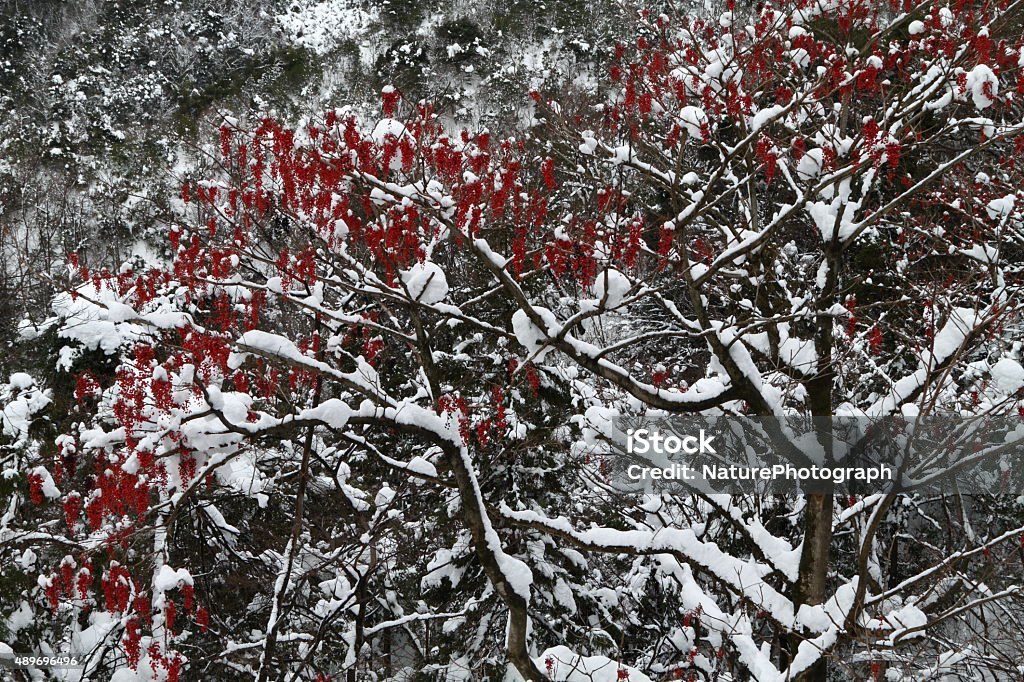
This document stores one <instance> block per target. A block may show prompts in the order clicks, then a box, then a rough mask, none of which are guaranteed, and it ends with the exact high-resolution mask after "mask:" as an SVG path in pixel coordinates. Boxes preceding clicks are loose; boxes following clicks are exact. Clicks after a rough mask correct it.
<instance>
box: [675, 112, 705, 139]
mask: <svg viewBox="0 0 1024 682" xmlns="http://www.w3.org/2000/svg"><path fill="white" fill-rule="evenodd" d="M679 121H680V123H682V125H683V128H685V129H686V134H687V135H689V136H690V137H692V138H694V139H696V140H700V139H702V138H703V135H702V133H701V126H706V125H708V115H707V114H706V113H704V110H703V109H701V108H700V107H695V106H693V105H687V106H685V107H683V108H682V109H680V110H679Z"/></svg>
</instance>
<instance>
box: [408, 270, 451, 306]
mask: <svg viewBox="0 0 1024 682" xmlns="http://www.w3.org/2000/svg"><path fill="white" fill-rule="evenodd" d="M402 283H403V284H405V288H406V289H407V290H408V291H409V296H410V297H411V298H412V299H413V300H414V301H419V302H420V303H425V304H427V305H433V304H435V303H440V302H441V301H443V300H444V299H445V297H446V296H447V295H448V278H447V277H445V274H444V270H442V269H441V266H439V265H437V264H436V263H431V262H430V261H425V262H423V263H416V264H415V265H413V266H412V267H411V268H409V269H408V270H403V271H402Z"/></svg>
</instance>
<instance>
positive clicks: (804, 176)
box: [796, 148, 825, 180]
mask: <svg viewBox="0 0 1024 682" xmlns="http://www.w3.org/2000/svg"><path fill="white" fill-rule="evenodd" d="M824 159H825V150H823V149H820V148H819V149H810V150H808V151H807V153H805V154H804V155H803V156H801V157H800V162H799V163H797V165H796V174H797V176H798V177H799V178H800V179H801V180H811V179H814V178H816V177H818V176H819V175H821V168H822V166H823V165H824Z"/></svg>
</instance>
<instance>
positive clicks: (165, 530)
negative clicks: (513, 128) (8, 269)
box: [0, 0, 1024, 682]
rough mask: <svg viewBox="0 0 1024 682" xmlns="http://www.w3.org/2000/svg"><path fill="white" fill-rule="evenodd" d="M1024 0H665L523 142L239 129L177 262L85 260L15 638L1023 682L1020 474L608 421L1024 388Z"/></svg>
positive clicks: (66, 338)
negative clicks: (847, 489)
mask: <svg viewBox="0 0 1024 682" xmlns="http://www.w3.org/2000/svg"><path fill="white" fill-rule="evenodd" d="M1020 10H1021V4H1020V2H1003V3H989V2H959V3H955V4H952V5H948V6H947V5H945V4H941V3H931V2H927V3H922V4H920V5H913V4H907V5H903V4H897V5H894V6H892V7H882V6H876V5H875V4H874V3H869V2H858V1H857V0H854V1H853V2H849V3H818V2H806V3H805V2H802V3H799V4H798V6H793V5H788V4H787V5H771V6H766V7H765V8H763V9H761V10H759V11H758V12H756V13H752V14H749V15H748V13H745V12H743V11H740V10H738V9H735V8H731V9H730V11H727V12H725V13H723V14H722V15H721V16H720V17H716V18H715V20H714V21H712V22H708V21H704V20H701V19H698V18H695V17H686V16H673V17H669V16H665V15H658V14H655V13H647V12H643V13H641V14H640V15H639V16H638V17H637V19H636V35H637V38H636V43H635V44H633V45H620V46H617V47H616V49H615V50H614V55H613V57H612V58H611V64H610V65H609V68H608V77H607V82H606V83H605V86H604V87H602V88H600V89H598V90H597V91H595V92H594V93H591V94H590V95H589V97H587V98H583V99H581V98H579V97H575V98H569V97H565V98H562V97H560V95H559V93H557V92H531V93H530V96H531V98H532V101H533V105H534V106H533V117H532V118H533V120H532V121H531V126H530V128H529V130H528V131H525V132H523V131H519V132H516V133H513V134H509V135H506V136H500V135H497V134H494V133H491V132H488V131H486V130H484V131H475V132H468V131H456V130H455V129H454V128H453V127H452V126H447V125H446V124H445V122H444V121H443V120H442V118H441V117H439V116H438V115H437V114H436V113H435V111H434V110H433V109H432V108H431V106H430V105H429V104H428V103H426V102H409V101H405V100H404V99H403V98H402V96H401V94H400V93H399V92H398V91H397V90H395V89H393V88H390V87H389V88H385V90H384V91H383V92H382V110H383V115H382V117H381V118H380V119H379V120H377V121H375V122H372V123H367V122H365V121H361V120H359V119H358V118H357V117H356V116H355V115H353V114H352V113H351V112H350V111H347V110H336V111H330V112H328V113H327V114H326V115H325V116H322V117H314V118H310V119H308V120H307V121H306V122H305V123H304V124H303V126H300V127H296V128H289V127H288V126H286V125H284V124H282V123H279V122H277V121H275V120H273V119H271V118H266V119H263V120H260V121H254V122H252V124H246V123H244V122H241V121H234V120H231V121H227V122H225V124H224V125H223V127H222V128H221V129H220V132H219V138H218V141H217V144H216V145H212V146H211V148H210V149H209V150H208V151H209V154H210V160H211V161H212V162H214V163H216V164H217V166H218V170H217V171H215V172H213V173H210V174H209V175H204V176H202V177H199V176H196V177H189V178H186V180H185V182H184V183H183V185H182V191H181V196H180V199H179V201H180V204H179V206H178V209H179V210H180V211H181V213H182V215H185V216H187V218H186V219H185V220H183V221H182V224H180V225H175V226H173V227H171V228H170V230H169V234H168V246H169V254H170V260H169V262H166V263H163V262H156V261H154V262H152V263H149V264H142V265H140V263H133V264H127V265H125V266H124V267H123V268H122V269H121V270H120V271H118V272H108V271H104V270H99V271H97V270H94V269H90V265H89V263H86V262H80V261H79V260H78V259H77V258H74V257H72V259H71V260H72V264H73V271H74V272H73V276H74V278H75V283H74V285H73V286H72V287H71V288H70V289H69V291H68V292H67V293H65V294H62V295H61V296H58V298H57V299H56V301H55V302H54V308H55V313H56V316H55V318H54V320H53V322H52V324H53V327H54V329H56V334H57V337H58V338H59V339H61V340H62V341H61V342H60V343H58V344H57V345H58V346H59V348H57V349H55V350H56V354H57V355H58V356H59V363H60V367H61V368H62V370H64V371H66V372H67V373H70V374H71V375H73V376H74V377H75V387H74V401H73V402H71V403H69V404H67V405H66V407H67V412H68V415H65V421H66V428H63V429H62V431H63V433H62V434H61V435H60V436H59V437H57V439H56V442H55V443H53V444H50V443H44V444H43V445H41V446H39V447H36V448H33V447H29V446H27V445H26V444H25V439H24V438H21V440H19V441H18V442H17V444H16V447H15V449H12V452H17V454H16V455H12V457H14V459H9V460H8V461H10V462H11V465H10V466H9V465H6V464H5V467H7V469H8V470H9V471H11V472H12V474H11V477H18V481H19V485H20V486H21V489H22V490H24V491H27V494H24V495H19V494H18V493H17V492H12V493H10V494H9V496H8V499H9V500H10V502H9V505H8V510H7V511H6V512H5V516H4V517H3V523H2V526H0V532H2V533H3V534H4V535H3V537H2V540H3V542H4V545H3V552H4V553H5V554H4V558H3V560H4V562H5V564H6V563H7V562H8V560H9V561H10V563H11V565H14V564H17V565H18V566H21V567H23V571H24V573H25V575H26V576H28V575H35V574H37V579H36V580H34V581H33V582H31V583H28V582H26V580H23V581H22V582H21V584H20V585H19V586H18V591H17V594H18V596H17V598H16V599H14V601H12V602H11V603H12V609H15V611H14V613H15V614H23V615H22V616H18V615H9V616H8V623H9V625H8V627H9V629H11V630H12V631H13V634H14V637H13V639H12V641H13V642H16V643H18V644H21V645H23V646H25V645H29V646H32V647H33V648H35V649H39V648H40V647H41V646H43V645H44V642H46V639H45V638H44V637H43V636H42V635H40V630H39V627H40V626H35V627H34V628H33V629H31V630H29V629H26V628H25V627H23V624H24V623H26V622H28V621H29V620H32V619H33V618H34V619H35V620H37V621H39V622H42V621H47V619H49V620H48V621H47V622H48V623H49V625H47V626H45V630H46V633H47V636H49V637H51V638H52V639H51V640H50V641H51V642H56V641H61V640H60V638H63V641H65V642H66V644H67V645H68V648H69V649H70V650H72V651H88V652H89V661H88V663H87V666H86V670H89V671H94V674H95V675H103V674H109V675H111V676H112V677H113V679H116V680H119V681H120V682H126V681H128V680H143V679H146V680H148V679H161V680H162V679H179V676H181V675H183V674H185V675H187V676H195V677H212V678H216V679H235V678H237V679H243V678H244V679H253V678H254V679H257V680H260V681H262V680H269V679H275V680H277V679H287V680H292V679H294V680H313V679H325V678H326V677H327V676H331V677H332V678H333V679H341V678H342V677H344V678H346V679H350V680H355V679H417V678H416V677H415V675H417V674H418V675H420V676H421V678H424V679H502V678H504V679H509V680H515V679H520V678H522V679H527V680H547V679H557V680H580V679H630V680H634V681H635V680H645V679H666V678H669V679H672V678H676V679H691V680H709V679H719V680H721V679H734V680H744V679H756V680H762V681H764V680H784V679H805V680H824V679H826V678H827V676H828V674H829V672H828V671H829V668H830V667H831V668H833V669H834V670H835V671H836V676H837V677H838V678H841V679H864V678H874V679H881V677H882V676H883V675H884V676H886V677H887V678H888V679H911V678H913V679H922V678H924V679H932V678H934V679H941V678H943V676H947V675H954V676H955V675H960V676H961V678H964V679H972V678H977V677H981V676H985V675H987V676H989V677H1000V676H1013V675H1019V674H1020V669H1019V667H1018V666H1019V662H1018V661H1019V658H1020V653H1021V648H1022V647H1021V642H1020V641H1019V639H1020V637H1019V633H1020V631H1021V621H1022V618H1024V613H1022V609H1021V603H1020V596H1019V591H1020V585H1019V582H1018V581H1016V580H1015V579H1014V578H1015V576H1014V572H1016V574H1017V575H1019V569H1020V565H1021V561H1022V553H1021V552H1022V550H1021V549H1020V547H1021V546H1022V542H1024V540H1022V538H1024V519H1022V516H1024V514H1022V513H1021V510H1020V509H1019V508H1018V507H1017V505H1016V504H1015V503H1013V502H1012V501H1008V500H1003V499H997V500H973V501H970V503H969V504H968V503H966V502H965V501H964V500H963V499H962V498H948V499H947V498H937V499H936V498H925V497H923V496H901V495H895V494H892V495H872V496H868V497H863V498H851V499H848V500H839V499H836V498H835V497H833V496H828V495H807V496H803V497H794V498H782V497H767V496H763V497H757V496H732V497H730V496H683V495H667V494H666V495H661V496H646V497H643V498H638V497H636V496H627V495H622V494H620V493H617V492H616V491H615V490H614V488H613V487H612V486H610V485H609V484H608V481H607V477H606V473H607V472H606V460H605V459H604V458H605V457H606V456H607V455H608V453H609V445H608V442H607V439H606V438H605V437H604V436H605V435H606V434H607V433H608V430H609V425H610V420H611V418H612V417H613V416H614V415H616V414H633V415H638V414H639V415H645V416H648V417H656V416H665V415H676V414H724V415H757V416H762V417H773V416H776V417H777V416H785V415H812V416H832V415H845V416H855V417H856V416H863V417H882V416H887V415H905V416H918V415H932V414H956V415H980V414H993V415H1015V414H1018V413H1019V412H1020V411H1021V410H1022V407H1021V405H1022V403H1021V399H1022V394H1021V388H1022V386H1024V369H1022V368H1021V365H1020V360H1021V358H1020V353H1021V342H1020V340H1019V338H1020V330H1021V325H1020V303H1021V301H1020V298H1021V265H1022V259H1021V253H1022V246H1024V244H1022V236H1024V233H1022V228H1024V211H1022V201H1024V196H1021V191H1020V189H1019V188H1020V187H1021V186H1022V180H1024V178H1022V172H1021V168H1020V167H1019V166H1018V163H1017V157H1018V156H1019V155H1020V153H1021V152H1022V151H1024V143H1022V142H1021V141H1022V140H1024V136H1022V135H1021V133H1022V132H1024V109H1022V106H1021V102H1020V97H1021V96H1022V95H1024V75H1022V65H1024V45H1022V39H1021V29H1020V25H1019V20H1018V18H1017V17H1018V16H1019V14H1020ZM65 344H66V345H65ZM16 383H17V385H16V386H15V388H12V389H10V390H9V394H10V397H11V399H12V400H16V401H22V403H23V402H25V401H26V400H27V401H29V402H32V401H37V403H38V401H41V400H49V397H44V398H40V397H38V396H45V395H46V394H43V393H39V392H38V389H37V388H35V384H34V383H33V382H32V381H31V380H30V379H28V378H27V377H21V378H19V380H18V382H16ZM15 389H17V390H15ZM33 391H34V392H33ZM5 395H6V394H5ZM25 396H35V397H25ZM11 404H15V403H11ZM18 404H19V405H20V404H21V403H18ZM43 406H45V402H43V403H39V404H38V405H36V407H33V408H32V409H29V408H28V407H24V406H23V407H19V408H17V409H18V410H21V411H20V412H19V414H22V415H24V416H23V418H22V421H23V422H25V421H27V420H28V419H30V417H31V415H32V414H34V413H35V411H38V409H42V407H43ZM37 408H38V409H37ZM19 428H20V427H19ZM25 428H27V427H25ZM18 433H21V431H18ZM5 456H6V455H5ZM11 477H5V478H11ZM0 490H2V489H0ZM936 519H941V522H940V521H937V520H936ZM942 524H947V527H946V528H945V529H944V528H943V527H942ZM33 572H34V573H33ZM46 612H49V615H48V616H47V615H44V614H45V613H46ZM12 619H13V620H12ZM10 623H14V624H15V626H16V627H12V626H11V625H10ZM22 630H24V632H25V634H24V636H22V635H19V634H18V633H19V632H21V631H22ZM32 638H34V639H32ZM12 646H13V645H12ZM186 670H187V671H188V672H187V673H185V671H186ZM381 671H383V672H381ZM374 676H376V677H374Z"/></svg>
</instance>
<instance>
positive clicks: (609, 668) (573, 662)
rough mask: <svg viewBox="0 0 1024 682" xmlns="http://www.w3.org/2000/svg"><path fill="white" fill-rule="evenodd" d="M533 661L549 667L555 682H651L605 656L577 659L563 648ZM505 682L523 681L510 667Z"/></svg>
mask: <svg viewBox="0 0 1024 682" xmlns="http://www.w3.org/2000/svg"><path fill="white" fill-rule="evenodd" d="M533 662H534V663H535V664H536V665H537V667H538V668H540V669H541V670H544V671H547V670H548V669H549V667H550V670H551V672H550V678H551V679H552V680H554V682H618V681H619V680H622V679H628V680H629V682H651V678H649V677H648V676H647V675H644V674H643V673H642V672H640V671H639V670H637V669H636V668H631V667H629V666H627V665H619V664H618V663H616V662H615V661H613V660H612V659H610V658H608V657H606V656H580V655H579V654H577V653H575V652H573V650H572V649H570V648H569V647H567V646H562V645H559V646H555V647H551V648H550V649H548V650H546V651H545V652H544V653H542V654H541V655H540V656H538V657H537V658H535V659H533ZM620 671H621V672H622V673H623V674H622V675H620ZM626 674H628V677H627V676H626ZM505 682H523V678H522V676H521V675H520V674H519V673H518V672H516V670H515V669H514V668H512V666H509V668H508V674H506V675H505Z"/></svg>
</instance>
